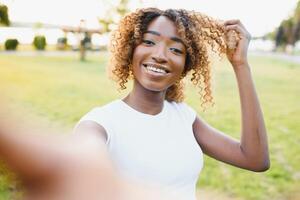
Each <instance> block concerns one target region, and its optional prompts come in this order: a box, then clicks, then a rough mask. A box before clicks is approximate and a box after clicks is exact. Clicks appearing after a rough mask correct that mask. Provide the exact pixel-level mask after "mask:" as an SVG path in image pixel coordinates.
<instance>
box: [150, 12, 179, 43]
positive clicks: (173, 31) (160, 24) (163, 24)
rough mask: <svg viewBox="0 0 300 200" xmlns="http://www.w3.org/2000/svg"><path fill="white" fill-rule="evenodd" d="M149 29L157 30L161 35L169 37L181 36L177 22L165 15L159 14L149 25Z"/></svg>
mask: <svg viewBox="0 0 300 200" xmlns="http://www.w3.org/2000/svg"><path fill="white" fill-rule="evenodd" d="M147 31H148V32H149V31H152V32H157V33H159V34H160V35H162V36H165V37H169V38H171V37H178V38H180V35H179V34H178V31H177V27H176V25H175V23H174V22H173V21H171V20H170V19H169V18H168V17H165V16H159V17H157V18H155V19H154V20H152V21H151V22H150V23H149V25H148V27H147ZM147 31H146V32H147Z"/></svg>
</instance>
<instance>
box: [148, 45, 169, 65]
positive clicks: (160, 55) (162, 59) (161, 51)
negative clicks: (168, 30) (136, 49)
mask: <svg viewBox="0 0 300 200" xmlns="http://www.w3.org/2000/svg"><path fill="white" fill-rule="evenodd" d="M151 57H152V59H153V60H154V61H155V62H158V63H166V62H167V56H166V47H165V46H164V45H157V46H156V48H155V51H154V52H153V54H152V55H151Z"/></svg>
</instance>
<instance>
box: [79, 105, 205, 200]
mask: <svg viewBox="0 0 300 200" xmlns="http://www.w3.org/2000/svg"><path fill="white" fill-rule="evenodd" d="M195 117H196V112H195V111H194V110H192V109H191V108H190V107H189V106H187V105H186V104H185V103H175V102H168V101H165V102H164V106H163V110H162V111H161V112H160V113H159V114H157V115H149V114H145V113H141V112H139V111H137V110H135V109H133V108H132V107H130V106H129V105H127V104H126V103H125V102H124V101H122V100H115V101H113V102H111V103H109V104H107V105H105V106H102V107H96V108H94V109H92V110H91V111H90V112H89V113H87V114H86V115H85V116H83V117H82V118H81V120H80V121H79V123H80V122H81V121H86V120H88V121H94V122H96V123H98V124H100V125H101V126H102V127H104V129H105V130H106V133H107V138H108V140H107V145H108V149H109V153H110V155H111V158H112V160H113V162H114V163H115V165H116V168H117V169H118V170H119V172H120V173H121V174H122V175H123V176H124V177H126V178H130V179H135V180H138V181H142V182H145V183H147V184H155V185H156V186H159V187H160V188H161V189H167V190H169V191H172V193H173V194H174V195H176V196H178V197H180V198H184V199H187V200H195V199H196V197H195V193H196V191H195V190H196V183H197V179H198V176H199V173H200V171H201V169H202V166H203V153H202V151H201V148H200V146H199V145H198V143H197V142H196V139H195V137H194V134H193V128H192V124H193V122H194V120H195Z"/></svg>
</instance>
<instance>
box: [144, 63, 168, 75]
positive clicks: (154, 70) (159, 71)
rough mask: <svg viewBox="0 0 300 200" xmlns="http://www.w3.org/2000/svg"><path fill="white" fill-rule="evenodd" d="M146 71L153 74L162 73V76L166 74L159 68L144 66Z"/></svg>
mask: <svg viewBox="0 0 300 200" xmlns="http://www.w3.org/2000/svg"><path fill="white" fill-rule="evenodd" d="M146 68H147V70H150V71H153V72H158V73H162V74H166V73H167V72H166V71H165V70H163V69H160V68H156V67H154V66H153V65H146Z"/></svg>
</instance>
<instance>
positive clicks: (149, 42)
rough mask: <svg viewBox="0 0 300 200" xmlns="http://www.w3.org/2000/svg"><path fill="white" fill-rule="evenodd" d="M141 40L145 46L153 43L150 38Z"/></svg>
mask: <svg viewBox="0 0 300 200" xmlns="http://www.w3.org/2000/svg"><path fill="white" fill-rule="evenodd" d="M142 42H143V43H144V44H146V45H147V46H151V45H155V43H154V42H153V41H151V40H142Z"/></svg>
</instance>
